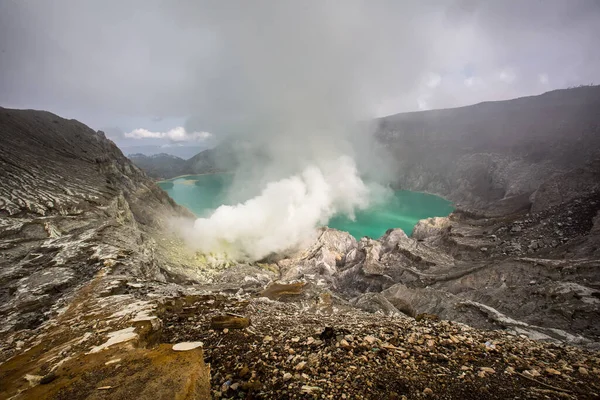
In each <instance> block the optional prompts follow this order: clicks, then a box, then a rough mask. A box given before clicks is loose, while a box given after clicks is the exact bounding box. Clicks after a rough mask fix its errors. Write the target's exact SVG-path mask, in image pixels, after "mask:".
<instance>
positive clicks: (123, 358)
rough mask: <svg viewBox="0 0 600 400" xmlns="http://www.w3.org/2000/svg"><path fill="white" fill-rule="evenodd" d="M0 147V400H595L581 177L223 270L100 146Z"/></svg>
mask: <svg viewBox="0 0 600 400" xmlns="http://www.w3.org/2000/svg"><path fill="white" fill-rule="evenodd" d="M0 141H1V143H2V146H0V226H1V228H0V295H1V299H2V303H1V306H0V316H1V317H2V321H3V323H2V325H1V326H0V398H13V399H21V398H22V399H38V398H53V399H84V398H85V399H100V398H116V399H128V398H132V396H134V397H135V398H141V399H150V398H153V399H155V398H185V399H187V398H189V399H191V398H199V399H202V398H208V397H209V396H212V397H214V398H316V397H321V398H322V397H325V398H381V397H382V396H386V395H387V396H388V398H423V397H431V398H448V399H453V398H461V399H462V398H465V399H468V398H473V399H478V398H490V399H494V398H498V399H500V398H515V397H521V398H540V399H542V398H544V399H545V398H572V399H575V398H590V399H591V398H597V397H598V395H599V394H600V386H599V385H598V383H597V381H598V377H599V376H600V354H599V353H598V352H597V350H595V349H596V348H597V344H598V342H599V336H600V329H599V325H598V321H599V320H600V319H599V318H598V317H599V315H598V310H599V307H598V303H600V291H599V289H600V279H599V274H598V267H599V266H600V265H599V264H600V261H599V258H600V257H599V250H598V249H599V246H598V244H599V241H600V216H599V214H598V210H599V209H600V194H599V193H598V188H597V187H596V186H595V185H594V184H592V183H594V182H598V181H599V180H598V179H597V178H598V177H599V175H600V171H599V169H598V164H593V163H592V164H589V165H585V166H582V167H581V168H575V169H573V170H571V171H569V172H567V173H564V174H558V175H555V176H552V177H550V179H548V180H547V181H546V182H544V183H542V184H541V185H540V188H539V189H538V191H536V192H535V193H534V195H533V196H531V197H530V196H529V195H528V194H525V195H521V196H513V197H510V198H506V199H502V200H499V201H494V202H488V203H487V204H486V207H485V208H473V207H472V208H464V207H463V208H461V209H459V210H457V212H455V213H454V214H452V215H451V216H450V217H448V218H436V219H431V220H425V221H421V222H420V223H419V225H417V227H416V228H415V232H414V233H413V235H412V237H408V236H407V235H406V234H405V233H404V232H402V231H401V230H390V231H389V232H388V233H387V234H386V235H385V236H384V237H382V238H381V239H379V240H373V239H369V238H363V239H362V240H360V241H358V242H357V241H356V240H355V239H354V238H353V237H351V236H350V235H349V234H347V233H344V232H339V231H335V230H331V229H322V230H321V231H319V234H318V236H317V237H315V241H314V243H313V244H312V245H311V246H310V247H308V248H306V249H303V250H302V251H299V252H298V253H297V254H292V255H287V256H285V257H284V256H279V257H273V258H271V259H267V260H263V262H261V263H255V264H240V263H236V262H232V261H223V260H221V261H219V260H215V259H212V258H211V257H207V256H202V255H198V254H195V253H193V252H190V251H189V250H187V249H186V248H185V247H184V246H183V244H182V242H181V240H180V238H178V237H177V234H176V232H175V231H173V230H172V225H171V222H172V221H173V220H174V219H173V218H179V217H185V216H186V215H189V214H188V213H187V211H186V210H184V209H181V208H180V207H178V206H176V205H175V204H174V203H173V202H172V201H171V200H170V199H169V198H168V197H167V196H166V195H165V194H164V192H162V191H161V190H159V189H158V188H157V187H156V186H155V185H154V184H153V183H152V182H151V179H150V178H149V177H148V176H147V175H146V174H145V173H143V172H142V171H140V170H139V169H138V168H137V167H135V166H134V165H133V164H132V163H131V162H130V161H129V160H127V159H126V158H125V157H124V156H123V155H122V154H121V152H120V151H119V150H118V149H117V148H116V147H115V146H114V144H113V143H112V142H110V141H108V140H106V138H105V137H104V136H103V134H102V133H100V132H94V131H92V130H90V129H89V128H87V127H86V126H84V125H82V124H80V123H78V122H77V121H68V120H64V119H62V118H60V117H57V116H55V115H53V114H50V113H46V112H39V111H16V110H6V109H0ZM586 182H587V184H586ZM540 183H541V182H540ZM532 339H535V340H532ZM200 342H201V343H200ZM175 344H178V346H173V345H175ZM573 345H577V347H573ZM182 348H183V349H189V350H187V351H179V350H181V349H182ZM132 394H134V395H132Z"/></svg>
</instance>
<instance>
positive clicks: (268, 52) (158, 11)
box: [0, 0, 600, 146]
mask: <svg viewBox="0 0 600 400" xmlns="http://www.w3.org/2000/svg"><path fill="white" fill-rule="evenodd" d="M599 39H600V1H598V0H588V1H585V0H581V1H579V0H518V1H511V0H502V1H485V0H483V1H476V0H459V1H451V0H448V1H401V0H389V1H385V0H368V1H355V0H338V1H325V0H315V1H301V0H297V1H285V0H271V1H258V0H253V1H242V0H239V1H227V0H219V1H198V0H194V1H192V0H190V1H183V0H171V1H167V0H164V1H158V0H140V1H134V0H131V1H128V0H119V1H112V0H104V1H92V0H89V1H87V0H71V1H68V0H53V1H47V0H0V105H2V106H4V107H14V108H35V109H45V110H49V111H52V112H54V113H57V114H59V115H61V116H64V117H68V118H76V119H79V120H81V121H83V122H84V123H87V124H88V125H90V126H91V127H93V128H95V129H104V128H112V129H109V131H110V135H111V136H112V137H113V138H115V139H117V141H118V142H119V144H121V145H128V146H131V145H135V144H136V143H140V145H142V144H144V145H147V144H158V145H166V146H177V145H180V144H189V143H194V144H198V145H202V144H203V143H205V144H206V143H209V142H210V141H214V139H215V137H218V135H220V134H224V133H232V132H233V133H240V132H241V133H243V132H244V131H247V130H248V131H249V130H260V129H277V128H278V127H280V126H282V125H281V121H283V120H286V121H287V120H290V119H291V120H297V121H304V120H306V119H309V118H312V119H318V120H320V121H323V120H324V119H323V116H324V115H327V118H328V120H329V119H332V118H333V119H336V118H339V119H355V120H358V119H363V118H368V117H372V116H381V115H386V114H393V113H397V112H401V111H414V110H424V109H432V108H440V107H454V106H461V105H467V104H473V103H477V102H480V101H483V100H500V99H508V98H513V97H519V96H523V95H531V94H539V93H542V92H545V91H548V90H551V89H556V88H564V87H568V86H574V85H580V84H590V83H596V84H598V83H600V51H598V48H599V47H598V46H600V45H599V43H598V40H599ZM331 116H333V117H331Z"/></svg>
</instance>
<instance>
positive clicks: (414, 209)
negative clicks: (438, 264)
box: [158, 174, 453, 239]
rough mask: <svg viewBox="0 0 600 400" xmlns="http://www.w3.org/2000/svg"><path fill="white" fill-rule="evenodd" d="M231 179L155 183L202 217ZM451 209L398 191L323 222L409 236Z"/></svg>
mask: <svg viewBox="0 0 600 400" xmlns="http://www.w3.org/2000/svg"><path fill="white" fill-rule="evenodd" d="M232 179H233V176H232V175H230V174H211V175H189V176H184V177H180V178H175V179H172V180H169V181H163V182H159V183H158V185H159V186H160V187H161V188H162V189H163V190H165V191H166V192H167V193H168V194H169V196H171V198H172V199H173V200H175V202H177V203H178V204H180V205H182V206H185V207H187V208H188V209H190V211H192V212H193V213H194V214H196V215H197V216H199V217H206V216H208V215H210V213H211V212H212V210H214V209H216V208H217V207H219V206H220V205H222V204H226V203H227V201H226V195H227V188H228V187H229V185H230V184H231V182H232ZM452 210H453V207H452V204H451V203H450V202H449V201H447V200H445V199H443V198H441V197H438V196H434V195H431V194H425V193H420V192H411V191H408V190H398V191H395V192H394V193H393V196H389V197H388V198H387V199H386V201H384V202H381V203H379V204H376V205H373V206H372V207H370V208H369V209H367V210H362V211H357V212H356V218H355V220H354V221H352V220H350V219H348V218H347V217H345V216H341V215H340V216H336V217H334V218H332V219H331V220H330V221H329V223H328V224H327V225H328V226H330V227H331V228H336V229H339V230H342V231H346V232H350V234H351V235H352V236H354V237H355V238H357V239H360V238H361V237H363V236H369V237H372V238H379V237H380V236H381V235H383V234H384V233H385V231H387V230H388V229H389V228H402V230H403V231H404V232H406V233H407V234H408V235H410V234H411V232H412V230H413V227H414V226H415V224H416V223H417V222H418V221H419V220H420V219H423V218H429V217H443V216H446V215H448V214H450V213H451V212H452Z"/></svg>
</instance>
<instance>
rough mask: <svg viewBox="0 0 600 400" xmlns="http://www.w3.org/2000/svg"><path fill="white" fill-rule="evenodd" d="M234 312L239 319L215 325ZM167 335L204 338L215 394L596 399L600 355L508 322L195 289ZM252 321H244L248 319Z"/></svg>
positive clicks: (175, 305)
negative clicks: (489, 325) (489, 327)
mask: <svg viewBox="0 0 600 400" xmlns="http://www.w3.org/2000/svg"><path fill="white" fill-rule="evenodd" d="M215 316H221V318H220V319H215V321H219V322H221V323H222V322H223V321H226V320H227V318H222V317H223V316H229V317H230V318H231V325H229V326H231V328H224V329H221V326H224V325H220V326H219V328H216V327H214V326H213V327H211V320H213V318H214V317H215ZM162 318H163V321H164V324H165V326H164V329H163V335H162V340H163V341H164V342H170V343H177V342H182V341H198V340H200V341H202V342H203V343H204V351H205V361H206V363H207V364H210V366H211V386H212V395H213V397H214V398H246V399H254V398H256V399H274V398H276V399H288V398H289V399H300V398H325V399H355V398H356V399H375V398H378V399H385V398H389V399H404V398H408V399H410V398H427V397H429V398H440V399H507V398H510V399H513V398H514V399H548V398H550V399H553V398H567V399H595V398H598V396H599V394H600V385H598V383H597V380H598V378H599V377H600V355H599V354H598V353H595V352H590V351H585V350H581V349H578V348H574V347H569V346H564V345H555V344H548V343H542V342H537V341H532V340H529V339H527V338H524V337H518V336H514V335H509V334H507V333H504V332H500V331H482V330H477V329H473V328H470V327H468V326H466V325H463V324H460V323H455V322H449V321H436V320H435V319H433V318H423V319H421V320H420V321H419V322H417V321H416V320H415V319H412V318H399V317H395V318H394V317H385V316H382V315H377V314H367V313H362V312H360V311H356V310H343V309H337V308H336V307H334V306H333V305H332V304H330V303H328V302H327V301H322V302H321V304H310V305H307V304H303V303H293V302H287V303H286V302H276V301H271V300H268V299H266V298H251V299H239V298H235V297H227V296H224V295H208V296H188V297H186V298H180V299H173V300H170V301H169V302H167V305H166V307H165V309H164V310H162ZM243 321H245V322H246V323H247V322H249V323H250V326H248V327H246V328H243V329H236V328H235V326H236V325H237V326H240V324H242V325H243Z"/></svg>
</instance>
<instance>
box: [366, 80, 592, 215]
mask: <svg viewBox="0 0 600 400" xmlns="http://www.w3.org/2000/svg"><path fill="white" fill-rule="evenodd" d="M599 108H600V86H586V87H579V88H573V89H564V90H555V91H552V92H548V93H544V94H542V95H539V96H531V97H523V98H519V99H514V100H508V101H496V102H485V103H480V104H476V105H473V106H468V107H461V108H454V109H446V110H433V111H423V112H414V113H403V114H397V115H393V116H389V117H385V118H381V119H380V120H378V121H377V122H376V125H377V126H376V137H377V138H378V140H379V141H380V142H381V143H382V144H384V145H385V146H386V148H387V150H388V151H389V153H390V155H391V159H392V160H393V164H394V168H395V170H396V176H397V182H396V183H397V185H398V186H399V187H402V188H406V189H410V190H417V191H426V192H431V193H435V194H439V195H442V196H444V197H447V198H448V199H450V200H453V201H455V202H458V203H463V204H465V205H469V206H478V207H484V206H486V205H487V204H488V203H490V202H492V201H495V200H500V199H503V198H506V197H511V196H515V195H520V194H524V193H529V194H531V193H532V192H533V191H534V190H536V189H537V187H538V185H539V184H540V183H541V182H543V181H545V180H546V179H548V178H550V176H552V175H553V174H555V173H563V172H566V171H568V170H570V169H572V168H574V167H580V166H583V165H584V164H585V163H587V162H590V161H592V160H594V159H595V158H598V157H599V156H600V154H599V149H600V114H598V109H599Z"/></svg>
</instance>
